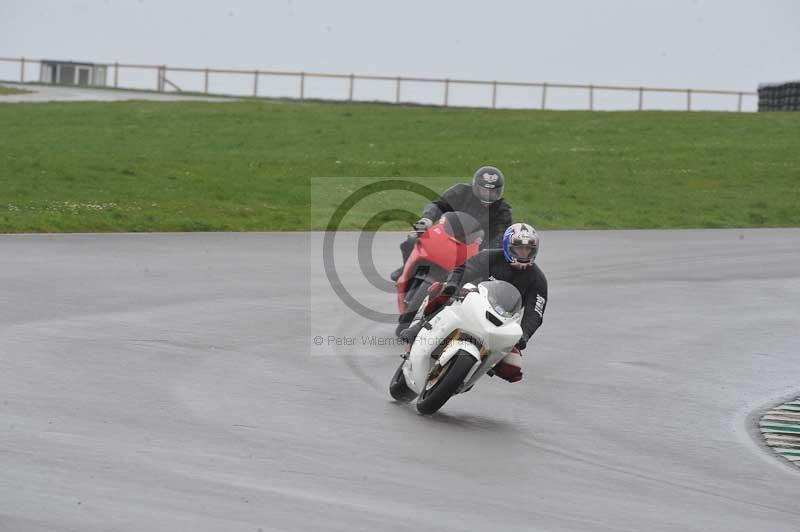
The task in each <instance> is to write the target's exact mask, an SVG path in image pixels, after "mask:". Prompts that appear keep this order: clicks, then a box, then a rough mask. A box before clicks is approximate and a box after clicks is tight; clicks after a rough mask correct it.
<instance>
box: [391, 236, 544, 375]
mask: <svg viewBox="0 0 800 532" xmlns="http://www.w3.org/2000/svg"><path fill="white" fill-rule="evenodd" d="M538 252H539V235H538V233H537V232H536V230H535V229H534V228H533V226H531V225H529V224H526V223H515V224H513V225H511V226H510V227H509V228H508V229H506V231H505V233H503V241H502V249H485V250H483V251H481V252H480V253H478V254H477V255H474V256H472V257H471V258H470V259H469V260H467V261H466V262H465V263H463V264H461V265H460V266H458V267H456V268H455V269H454V270H453V271H452V272H451V273H450V275H449V277H448V278H447V280H446V281H445V283H444V286H442V287H436V286H435V285H434V286H432V287H431V291H434V290H436V289H437V288H439V293H438V295H436V296H435V297H434V295H433V294H431V296H430V301H429V303H428V305H427V306H426V307H425V310H424V313H423V318H422V319H421V320H418V321H417V322H415V323H414V324H412V325H411V326H410V327H409V328H408V329H406V330H405V331H403V332H402V333H401V334H400V336H401V338H402V339H403V340H405V341H406V342H408V344H409V346H410V345H411V344H413V342H414V339H415V338H416V336H417V334H418V333H419V331H420V330H421V329H422V326H423V325H424V324H425V322H426V321H427V320H429V319H430V318H431V317H432V316H433V315H434V314H436V313H437V312H438V311H439V310H441V309H442V308H443V307H444V306H445V305H447V304H448V303H449V302H450V301H452V296H453V295H454V294H455V293H456V291H457V290H458V289H459V288H460V287H461V286H463V285H464V284H466V283H474V284H478V283H479V282H481V281H486V280H489V279H494V280H500V281H506V282H508V283H511V284H512V285H514V286H515V287H516V288H517V290H519V293H520V295H521V296H522V308H523V309H524V314H523V317H522V323H521V324H520V325H521V326H522V337H520V339H519V341H518V342H517V344H516V345H515V346H514V349H513V350H512V352H511V353H509V354H508V355H507V356H506V357H504V358H503V359H502V360H501V361H500V362H498V363H497V364H496V365H495V366H494V374H495V375H497V376H499V377H501V378H503V379H505V380H507V381H509V382H517V381H520V380H522V366H521V360H522V357H521V355H520V351H522V350H524V349H525V347H526V346H527V344H528V341H529V340H530V338H531V336H533V333H535V332H536V330H537V329H538V328H539V326H541V324H542V321H543V319H544V311H545V307H546V306H547V279H546V278H545V276H544V273H543V272H542V270H541V269H540V268H539V266H538V265H537V264H535V262H534V261H535V260H536V255H537V254H538Z"/></svg>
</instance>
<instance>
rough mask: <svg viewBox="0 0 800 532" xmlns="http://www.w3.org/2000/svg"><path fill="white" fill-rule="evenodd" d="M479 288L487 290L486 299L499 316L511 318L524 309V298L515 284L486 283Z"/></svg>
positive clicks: (501, 282) (502, 282)
mask: <svg viewBox="0 0 800 532" xmlns="http://www.w3.org/2000/svg"><path fill="white" fill-rule="evenodd" d="M478 286H481V287H484V288H485V289H486V299H487V300H488V301H489V304H490V305H491V306H492V310H494V311H495V312H496V313H497V314H498V315H500V316H503V317H504V318H511V317H512V316H516V315H517V314H518V313H519V311H520V310H521V309H522V296H521V295H520V293H519V290H517V288H516V287H515V286H514V285H513V284H511V283H507V282H505V281H484V282H482V283H481V284H479V285H478Z"/></svg>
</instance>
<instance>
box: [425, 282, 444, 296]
mask: <svg viewBox="0 0 800 532" xmlns="http://www.w3.org/2000/svg"><path fill="white" fill-rule="evenodd" d="M441 291H442V283H441V282H439V281H436V282H435V283H433V284H432V285H430V286H429V287H428V295H429V296H431V297H434V296H436V294H438V293H439V292H441Z"/></svg>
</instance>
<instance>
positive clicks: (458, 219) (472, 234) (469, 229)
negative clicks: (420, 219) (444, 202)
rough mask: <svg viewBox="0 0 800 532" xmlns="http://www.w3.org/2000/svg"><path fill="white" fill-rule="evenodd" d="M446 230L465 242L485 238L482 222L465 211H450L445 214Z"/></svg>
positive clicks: (470, 242)
mask: <svg viewBox="0 0 800 532" xmlns="http://www.w3.org/2000/svg"><path fill="white" fill-rule="evenodd" d="M443 218H444V220H445V224H444V230H445V232H446V233H447V234H448V235H450V236H452V237H453V238H455V239H456V240H458V241H459V242H461V243H463V244H474V243H475V242H477V241H478V240H480V239H482V238H483V229H482V228H481V224H480V222H478V220H476V219H475V218H474V217H473V216H472V215H470V214H467V213H465V212H460V211H456V212H448V213H445V215H444V216H443Z"/></svg>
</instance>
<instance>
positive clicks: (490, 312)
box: [389, 281, 522, 414]
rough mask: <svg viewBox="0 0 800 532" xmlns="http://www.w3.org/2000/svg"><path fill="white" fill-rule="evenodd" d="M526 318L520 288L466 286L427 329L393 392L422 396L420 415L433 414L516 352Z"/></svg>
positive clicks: (399, 396) (406, 398) (401, 397)
mask: <svg viewBox="0 0 800 532" xmlns="http://www.w3.org/2000/svg"><path fill="white" fill-rule="evenodd" d="M426 304H427V300H426V301H424V302H423V304H422V305H421V306H420V311H419V312H418V313H417V317H416V319H420V318H421V317H422V316H421V315H422V311H423V309H424V308H425V305H426ZM521 320H522V297H521V296H520V293H519V291H518V290H517V289H516V288H515V287H514V285H512V284H510V283H507V282H505V281H484V282H482V283H480V284H478V286H477V287H476V286H475V285H473V284H471V283H468V284H466V285H464V287H463V288H462V289H461V295H459V296H457V297H456V298H455V300H454V301H453V303H451V304H450V305H449V306H447V307H445V308H444V309H442V310H441V311H440V312H439V313H438V314H436V315H435V316H434V317H433V318H431V319H430V320H429V321H428V322H427V323H425V324H424V325H423V328H422V329H421V330H420V332H419V334H418V335H417V337H416V339H415V340H414V343H413V345H412V347H411V351H410V352H409V353H408V354H407V355H406V356H405V357H404V358H405V360H404V361H403V363H402V364H401V365H400V367H399V368H397V371H396V372H395V374H394V377H392V381H391V383H390V385H389V393H390V394H391V396H392V397H393V398H394V399H395V400H396V401H400V402H404V403H408V402H411V401H413V400H414V399H415V398H418V399H417V411H419V412H420V413H421V414H433V413H434V412H436V411H437V410H439V409H440V408H441V407H442V406H443V405H444V404H445V403H446V402H447V400H448V399H450V398H451V397H452V396H453V395H456V394H458V393H462V392H465V391H468V390H470V389H471V388H472V387H473V386H474V385H475V382H476V381H477V380H478V379H480V378H481V377H483V376H484V375H486V374H487V372H489V371H490V370H491V369H492V368H493V367H494V365H495V364H497V363H498V362H500V360H502V359H503V357H505V356H506V355H508V354H509V353H510V352H511V350H512V349H513V347H514V345H515V344H516V343H517V341H518V340H519V339H520V337H521V336H522V327H521V326H520V321H521Z"/></svg>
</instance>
